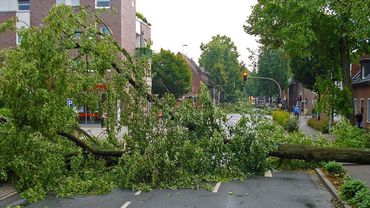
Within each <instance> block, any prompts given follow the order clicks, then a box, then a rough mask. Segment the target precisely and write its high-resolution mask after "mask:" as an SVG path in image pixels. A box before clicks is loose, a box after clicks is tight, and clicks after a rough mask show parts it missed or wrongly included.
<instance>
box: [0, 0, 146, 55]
mask: <svg viewBox="0 0 370 208" xmlns="http://www.w3.org/2000/svg"><path fill="white" fill-rule="evenodd" d="M55 4H66V5H69V6H82V7H88V8H92V9H96V10H99V9H105V10H106V12H104V13H102V14H101V19H102V20H103V21H104V23H105V24H106V25H107V26H108V27H109V30H110V31H112V35H113V37H114V39H115V40H116V41H117V42H118V43H119V44H120V46H121V47H122V48H125V49H126V50H127V51H128V52H129V53H131V54H134V52H135V49H136V48H137V47H145V46H146V45H147V44H148V43H150V42H151V31H150V27H149V26H148V25H147V24H145V23H144V22H143V21H141V20H139V19H137V18H136V1H135V0H1V1H0V22H3V21H5V20H7V19H9V18H11V17H17V18H18V19H19V22H18V23H17V28H28V27H29V26H41V25H42V23H43V19H44V18H45V17H46V16H47V15H48V12H49V10H50V9H51V8H52V7H53V6H54V5H55ZM98 27H100V30H101V31H102V32H104V31H107V29H108V28H106V27H105V26H103V25H100V26H98ZM20 41H21V40H20V38H19V37H18V35H17V34H16V32H5V33H2V34H0V48H9V47H16V46H17V44H18V43H19V42H20Z"/></svg>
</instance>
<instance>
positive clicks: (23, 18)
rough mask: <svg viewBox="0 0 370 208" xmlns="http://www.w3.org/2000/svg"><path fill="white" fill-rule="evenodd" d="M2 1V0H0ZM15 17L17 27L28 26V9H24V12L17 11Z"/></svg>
mask: <svg viewBox="0 0 370 208" xmlns="http://www.w3.org/2000/svg"><path fill="white" fill-rule="evenodd" d="M0 1H2V0H0ZM16 16H17V18H18V20H19V21H18V22H17V28H18V29H19V28H22V27H25V28H28V27H29V25H30V12H29V11H26V12H17V14H16Z"/></svg>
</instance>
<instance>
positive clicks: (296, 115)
mask: <svg viewBox="0 0 370 208" xmlns="http://www.w3.org/2000/svg"><path fill="white" fill-rule="evenodd" d="M299 113H300V109H299V107H298V105H295V106H294V108H293V114H294V116H295V117H296V118H299Z"/></svg>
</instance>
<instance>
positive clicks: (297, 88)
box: [284, 81, 316, 114]
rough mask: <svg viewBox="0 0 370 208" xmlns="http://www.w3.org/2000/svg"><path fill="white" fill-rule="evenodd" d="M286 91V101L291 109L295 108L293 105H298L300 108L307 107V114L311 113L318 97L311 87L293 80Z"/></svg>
mask: <svg viewBox="0 0 370 208" xmlns="http://www.w3.org/2000/svg"><path fill="white" fill-rule="evenodd" d="M285 93H286V95H285V96H284V97H285V98H286V99H285V103H287V105H288V106H287V108H288V110H289V111H292V110H293V106H295V105H298V107H299V108H301V109H302V108H304V109H306V111H307V114H311V112H312V109H313V108H314V106H315V101H316V99H315V94H314V93H313V92H312V91H311V90H310V89H307V88H305V87H304V86H303V85H302V84H301V83H298V82H294V81H293V82H292V83H291V84H289V86H288V89H287V90H286V92H285Z"/></svg>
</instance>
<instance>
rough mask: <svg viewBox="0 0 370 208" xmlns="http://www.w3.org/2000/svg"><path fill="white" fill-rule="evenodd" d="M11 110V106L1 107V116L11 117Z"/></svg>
mask: <svg viewBox="0 0 370 208" xmlns="http://www.w3.org/2000/svg"><path fill="white" fill-rule="evenodd" d="M10 116H11V112H10V109H9V108H0V117H5V118H10Z"/></svg>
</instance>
